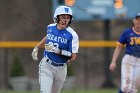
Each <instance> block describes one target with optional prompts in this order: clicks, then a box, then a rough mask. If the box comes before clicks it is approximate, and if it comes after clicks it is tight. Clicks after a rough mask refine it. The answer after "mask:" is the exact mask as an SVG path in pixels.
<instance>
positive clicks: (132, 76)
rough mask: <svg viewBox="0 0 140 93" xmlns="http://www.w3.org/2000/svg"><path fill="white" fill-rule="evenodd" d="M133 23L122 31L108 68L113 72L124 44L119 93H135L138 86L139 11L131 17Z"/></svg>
mask: <svg viewBox="0 0 140 93" xmlns="http://www.w3.org/2000/svg"><path fill="white" fill-rule="evenodd" d="M133 24H134V26H133V27H132V28H128V29H126V30H125V31H124V32H123V33H122V35H121V37H120V39H119V40H118V42H117V46H116V49H115V51H114V55H113V58H112V62H111V64H110V70H111V71H113V72H114V71H115V68H116V62H117V59H118V56H119V55H120V53H121V51H122V49H123V47H124V45H125V46H126V47H125V55H124V57H123V59H122V65H121V88H120V90H119V93H137V89H138V87H139V86H140V13H137V15H136V16H135V18H134V19H133Z"/></svg>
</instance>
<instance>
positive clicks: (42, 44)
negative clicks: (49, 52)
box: [36, 36, 46, 48]
mask: <svg viewBox="0 0 140 93" xmlns="http://www.w3.org/2000/svg"><path fill="white" fill-rule="evenodd" d="M45 43H46V36H45V37H44V38H43V39H42V40H41V41H40V42H39V43H38V44H37V46H36V47H37V48H42V47H44V45H45Z"/></svg>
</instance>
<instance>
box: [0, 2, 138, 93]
mask: <svg viewBox="0 0 140 93" xmlns="http://www.w3.org/2000/svg"><path fill="white" fill-rule="evenodd" d="M139 4H140V1H139V0H135V1H134V0H40V1H39V0H0V90H17V91H36V90H37V91H38V90H39V84H38V64H39V61H40V60H41V58H42V57H43V48H42V49H40V51H39V61H38V62H35V61H34V60H33V59H32V57H31V52H32V49H33V47H34V46H35V45H36V44H37V43H38V42H39V41H40V40H41V39H42V38H43V37H44V36H45V35H46V32H45V28H46V26H47V25H49V24H50V23H53V13H54V10H55V8H56V7H57V6H59V5H67V6H70V7H71V8H72V10H73V17H74V20H73V23H72V25H71V27H72V28H73V29H74V30H75V31H76V32H77V34H78V35H79V39H80V49H79V53H78V56H77V59H76V61H75V62H74V63H72V64H69V65H68V77H67V79H66V82H65V84H64V87H63V89H64V90H65V89H70V90H73V91H74V90H77V89H82V90H91V89H99V90H100V89H104V88H109V89H114V88H116V89H117V88H119V86H120V64H121V58H122V55H123V53H122V55H120V57H119V59H118V66H117V70H116V72H115V73H111V72H110V71H109V64H110V62H111V58H112V55H113V52H114V48H115V45H116V41H117V40H118V38H119V36H120V34H121V32H122V31H123V30H124V29H126V28H127V27H131V26H132V25H133V24H132V20H133V17H134V15H135V13H137V12H139V11H140V8H139ZM108 91H109V90H108ZM1 93H3V92H1ZM8 93H9V92H8ZM67 93H68V92H67ZM71 93H72V92H71ZM75 93H77V92H75ZM91 93H93V92H91ZM94 93H97V92H94ZM102 93H105V92H102ZM106 93H117V90H116V92H106Z"/></svg>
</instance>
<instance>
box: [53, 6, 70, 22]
mask: <svg viewBox="0 0 140 93" xmlns="http://www.w3.org/2000/svg"><path fill="white" fill-rule="evenodd" d="M62 14H68V15H70V16H71V20H70V22H69V24H70V23H71V22H72V19H73V16H72V10H71V8H70V7H68V6H59V7H57V8H56V10H55V12H54V16H53V18H54V22H55V23H58V21H59V19H58V16H59V15H62Z"/></svg>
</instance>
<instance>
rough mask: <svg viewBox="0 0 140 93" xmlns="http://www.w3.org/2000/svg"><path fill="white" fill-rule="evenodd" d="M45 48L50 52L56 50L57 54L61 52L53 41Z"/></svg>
mask: <svg viewBox="0 0 140 93" xmlns="http://www.w3.org/2000/svg"><path fill="white" fill-rule="evenodd" d="M45 50H46V51H48V52H54V53H56V54H60V49H59V48H57V47H55V46H54V45H53V43H49V44H45Z"/></svg>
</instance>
